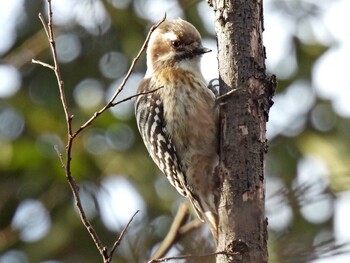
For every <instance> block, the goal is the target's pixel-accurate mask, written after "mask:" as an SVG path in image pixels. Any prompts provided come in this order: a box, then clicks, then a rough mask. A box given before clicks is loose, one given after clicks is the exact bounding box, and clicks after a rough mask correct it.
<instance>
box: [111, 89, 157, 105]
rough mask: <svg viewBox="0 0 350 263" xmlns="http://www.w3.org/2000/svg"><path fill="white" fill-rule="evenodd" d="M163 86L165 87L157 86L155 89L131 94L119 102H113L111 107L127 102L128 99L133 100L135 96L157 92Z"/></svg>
mask: <svg viewBox="0 0 350 263" xmlns="http://www.w3.org/2000/svg"><path fill="white" fill-rule="evenodd" d="M161 88H163V87H160V88H157V89H153V90H150V91H146V92H141V93H137V94H135V95H132V96H130V97H127V98H125V99H122V100H120V101H118V102H113V103H112V104H111V107H114V106H117V105H119V104H121V103H123V102H126V101H128V100H131V99H133V98H135V97H138V96H142V95H147V94H149V93H153V92H156V91H157V90H159V89H161Z"/></svg>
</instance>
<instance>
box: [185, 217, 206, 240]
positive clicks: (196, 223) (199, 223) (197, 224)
mask: <svg viewBox="0 0 350 263" xmlns="http://www.w3.org/2000/svg"><path fill="white" fill-rule="evenodd" d="M202 225H203V222H202V221H200V220H199V218H195V219H193V220H192V221H190V222H188V223H187V224H186V225H183V226H182V227H180V229H179V235H181V236H182V235H186V234H187V233H188V232H190V231H192V230H194V229H197V228H198V227H200V226H202Z"/></svg>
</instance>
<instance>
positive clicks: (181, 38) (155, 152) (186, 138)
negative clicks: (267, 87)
mask: <svg viewBox="0 0 350 263" xmlns="http://www.w3.org/2000/svg"><path fill="white" fill-rule="evenodd" d="M209 51H210V50H209V49H207V48H204V47H203V46H202V43H201V37H200V34H199V33H198V31H197V30H196V29H195V27H194V26H193V25H191V24H190V23H188V22H186V21H184V20H182V19H175V20H166V21H165V22H163V23H162V24H161V25H160V26H159V27H158V28H157V29H156V30H155V31H154V33H153V34H152V36H151V38H150V41H149V44H148V48H147V72H146V75H145V78H144V80H143V81H142V82H141V84H140V87H139V90H138V93H139V92H146V91H151V90H155V89H158V88H160V89H158V90H157V91H155V92H153V93H149V94H147V95H143V96H139V97H138V99H137V101H136V104H135V112H136V119H137V124H138V128H139V131H140V134H141V136H142V138H143V140H144V143H145V145H146V148H147V150H148V152H149V153H150V155H151V157H152V159H153V160H154V162H155V163H156V164H157V165H158V167H159V168H160V170H161V171H162V172H163V173H164V174H165V175H166V176H167V178H168V180H169V181H170V183H171V184H172V185H173V186H174V187H175V188H176V189H177V191H178V192H179V193H180V194H182V195H183V196H185V197H187V198H189V200H190V201H191V203H192V204H193V206H194V208H195V210H196V212H197V214H198V216H199V218H200V219H201V220H202V221H206V222H207V223H208V224H209V226H210V228H211V231H212V232H213V234H214V236H215V235H216V231H217V212H216V208H215V204H214V196H213V182H214V180H213V170H214V168H215V166H216V165H217V162H218V156H217V149H216V147H217V116H218V112H217V109H216V108H215V96H214V94H213V93H212V91H211V90H210V89H208V87H207V84H206V82H205V80H204V78H203V75H202V73H201V70H200V57H201V55H202V54H204V53H206V52H209Z"/></svg>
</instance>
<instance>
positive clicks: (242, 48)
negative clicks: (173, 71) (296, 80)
mask: <svg viewBox="0 0 350 263" xmlns="http://www.w3.org/2000/svg"><path fill="white" fill-rule="evenodd" d="M213 7H214V11H215V14H216V22H215V23H216V24H215V28H216V33H217V41H218V60H219V74H220V94H225V93H227V92H228V91H230V90H232V89H236V88H239V89H242V90H240V91H237V92H236V93H234V94H233V95H232V96H231V97H229V98H227V100H226V103H225V104H223V105H222V106H221V107H220V115H221V116H220V132H221V134H220V146H219V147H220V165H219V167H218V168H219V169H218V177H219V181H220V182H219V184H220V187H219V191H218V193H217V199H218V200H217V201H218V207H219V211H218V213H219V233H218V246H217V251H227V252H231V253H235V252H236V253H239V255H237V256H226V255H220V256H218V257H217V262H220V263H227V262H244V263H247V262H249V263H250V262H251V263H262V262H267V260H268V253H267V230H266V228H267V220H265V206H264V204H265V184H264V182H265V181H264V156H265V153H266V149H267V146H266V137H265V133H266V122H267V118H268V111H269V108H270V106H271V105H272V100H271V99H272V96H273V93H274V89H275V81H274V79H273V78H269V77H267V75H266V72H265V69H266V68H265V50H264V47H263V44H262V32H263V10H262V0H244V1H242V0H214V1H213Z"/></svg>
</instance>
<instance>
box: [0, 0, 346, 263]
mask: <svg viewBox="0 0 350 263" xmlns="http://www.w3.org/2000/svg"><path fill="white" fill-rule="evenodd" d="M52 4H53V13H54V29H55V34H56V44H57V51H58V55H59V63H60V67H61V72H62V76H63V80H64V82H65V89H66V94H67V99H68V104H69V107H70V111H71V112H72V113H73V114H74V116H75V118H74V121H73V127H74V128H75V129H76V128H77V127H79V126H80V125H81V124H82V123H83V122H84V121H86V120H87V119H88V118H89V117H90V116H91V115H92V114H93V113H94V112H95V111H96V110H98V109H99V108H101V107H102V106H103V105H104V103H105V102H106V101H108V99H109V98H110V96H111V94H113V92H114V91H115V89H116V88H117V87H118V85H119V84H120V82H121V80H122V79H123V77H124V76H125V74H126V71H127V69H128V67H129V65H130V63H131V60H132V59H133V57H134V56H135V55H136V54H137V52H138V50H139V48H140V47H141V45H142V43H143V41H144V38H145V36H146V34H147V32H148V29H149V27H150V26H151V25H152V24H153V23H155V22H157V21H159V20H160V19H161V18H162V16H163V15H164V12H167V15H168V17H169V18H175V17H182V18H184V19H186V20H188V21H190V22H191V23H193V24H194V25H195V26H196V27H197V28H198V30H199V31H200V32H201V34H202V36H203V39H204V40H203V43H204V45H205V46H208V47H210V48H211V49H213V50H214V52H212V53H210V54H206V55H205V56H204V57H203V63H202V64H203V65H202V68H203V72H204V75H205V77H206V78H207V80H208V81H209V80H211V79H212V78H216V77H217V61H216V52H215V50H216V42H215V32H214V16H213V13H212V11H211V9H210V8H209V7H208V6H207V4H206V3H205V2H204V1H188V0H167V1H165V0H52ZM349 10H350V2H349V1H348V0H304V1H302V0H265V1H264V13H265V18H264V20H265V32H264V44H265V46H266V50H267V61H266V63H267V67H268V70H269V72H271V73H273V74H276V75H277V78H278V83H279V85H278V89H277V94H276V96H275V98H274V101H275V104H274V105H273V107H272V109H271V114H270V119H269V123H268V138H269V153H268V155H267V160H266V167H267V203H266V211H267V216H268V218H269V254H270V262H271V263H280V262H286V263H301V262H309V263H328V262H332V263H336V262H337V263H345V262H350V254H349V251H350V247H349V246H348V243H349V241H350V224H349V222H350V191H349V189H350V120H349V117H350V70H349V69H350V68H349V60H350V27H349V25H350V18H349ZM39 12H42V13H44V14H45V16H46V4H45V1H39V0H30V1H29V0H12V1H5V0H1V1H0V263H29V262H40V263H63V262H64V263H66V262H67V263H68V262H102V260H101V259H100V256H99V254H98V252H97V250H96V249H95V246H94V244H93V243H92V241H91V239H90V237H89V235H88V234H87V232H86V230H85V228H84V227H83V226H82V224H81V222H80V220H79V219H78V216H77V212H76V209H75V208H74V204H73V200H72V195H71V192H70V189H69V186H68V184H67V182H66V181H65V176H64V173H63V170H62V168H61V165H60V163H59V160H58V157H57V154H56V152H55V149H54V146H55V147H57V148H58V149H59V150H60V151H61V152H63V151H64V145H65V142H66V141H65V140H66V126H65V120H64V114H63V110H62V107H61V104H60V101H59V93H58V88H57V83H56V79H55V76H54V74H53V72H51V71H50V70H48V69H47V68H43V67H41V66H39V65H34V64H31V59H32V58H36V59H39V60H42V61H44V62H48V63H52V58H51V54H50V50H49V48H48V41H47V39H46V36H45V33H44V31H43V29H42V25H41V23H40V21H39V19H38V13H39ZM145 69H146V66H145V56H144V55H143V56H142V57H141V59H140V61H139V62H138V64H137V65H136V68H135V71H134V73H133V74H132V76H131V78H130V80H129V81H128V83H127V85H126V86H125V88H124V90H123V92H122V93H121V94H120V96H119V97H118V98H117V101H118V100H120V99H122V98H125V97H127V96H130V95H133V94H134V93H135V91H136V89H137V86H138V83H139V82H140V80H141V79H142V78H143V75H144V72H145ZM72 171H73V175H74V177H75V178H76V180H77V181H78V182H79V184H80V187H81V188H80V193H81V198H82V201H83V204H84V208H85V211H86V213H87V216H88V217H89V219H91V220H92V223H93V225H94V227H95V228H96V231H97V232H98V233H99V235H100V237H101V239H102V241H103V242H104V244H106V245H111V244H112V242H113V241H114V240H115V239H116V237H117V236H118V235H119V233H120V231H121V229H122V228H123V227H124V225H125V224H126V223H127V222H128V220H129V219H130V217H131V216H132V215H133V213H134V212H135V211H136V210H141V211H140V213H139V214H138V215H137V216H136V218H135V221H134V223H133V224H132V225H131V227H130V229H129V231H128V233H127V235H126V237H125V238H124V240H123V242H122V244H121V246H120V247H119V248H118V249H117V251H116V255H115V260H114V262H144V261H145V260H146V259H148V258H149V257H150V254H151V253H152V251H154V250H155V249H156V247H157V246H158V245H159V242H160V241H161V240H162V239H163V238H164V236H165V234H166V233H167V231H168V228H169V226H170V224H171V221H172V218H173V216H174V214H175V213H176V210H177V207H178V205H179V203H180V202H181V201H183V199H181V198H180V197H179V195H178V194H177V192H176V191H175V190H174V189H172V187H171V186H170V185H169V184H168V182H167V180H166V179H165V177H164V176H162V175H161V173H160V172H159V171H158V169H157V168H156V167H155V165H154V164H153V163H152V161H151V159H150V158H149V156H148V154H147V152H146V150H145V147H144V146H143V143H142V141H141V139H140V136H139V134H138V131H137V128H136V125H135V119H134V115H133V101H130V102H126V103H124V104H121V105H118V106H117V107H115V108H113V109H112V110H109V111H107V112H106V113H105V114H103V115H102V116H100V117H99V118H98V119H97V120H96V122H95V123H94V124H93V125H92V126H90V127H89V128H88V129H86V130H85V131H84V132H83V133H82V134H81V135H80V136H79V137H78V138H77V140H76V141H75V144H74V147H73V161H72ZM199 244H200V245H199ZM211 249H212V243H211V242H210V241H209V238H208V231H206V230H205V229H203V228H201V229H198V230H197V231H195V232H192V233H191V234H190V235H188V236H186V237H184V238H182V239H181V240H180V241H179V242H178V243H177V244H176V246H174V247H173V249H172V250H171V251H170V252H169V255H177V254H183V253H205V252H209V251H211ZM177 262H183V261H177ZM187 262H196V261H187ZM201 262H213V259H208V260H203V259H201Z"/></svg>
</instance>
